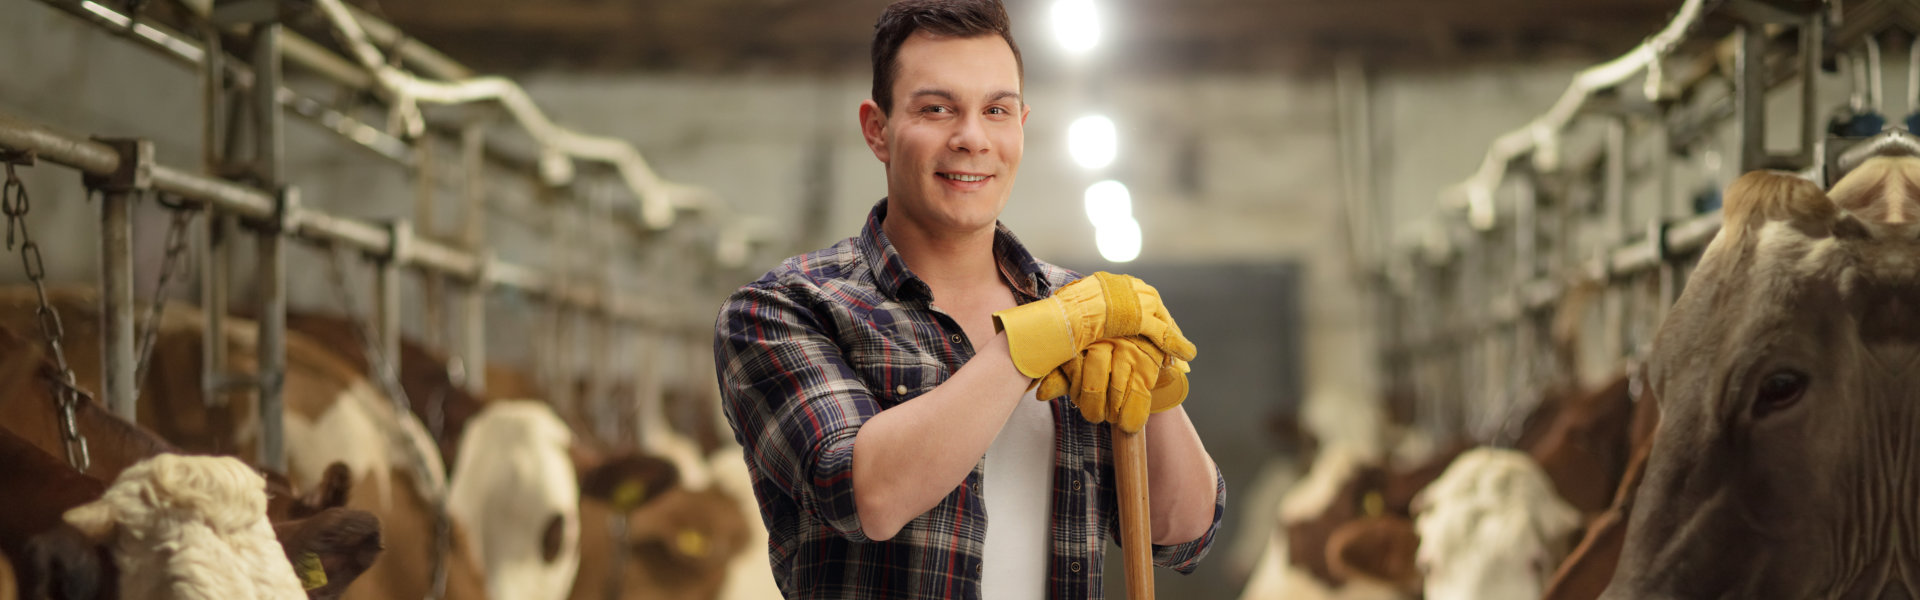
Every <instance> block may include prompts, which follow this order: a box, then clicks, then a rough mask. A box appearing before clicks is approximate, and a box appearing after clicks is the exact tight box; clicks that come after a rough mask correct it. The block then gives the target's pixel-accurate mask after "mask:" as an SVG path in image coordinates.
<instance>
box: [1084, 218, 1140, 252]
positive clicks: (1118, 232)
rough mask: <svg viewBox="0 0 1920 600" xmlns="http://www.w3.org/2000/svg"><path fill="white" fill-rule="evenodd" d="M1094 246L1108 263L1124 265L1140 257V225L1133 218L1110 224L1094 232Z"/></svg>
mask: <svg viewBox="0 0 1920 600" xmlns="http://www.w3.org/2000/svg"><path fill="white" fill-rule="evenodd" d="M1093 242H1094V245H1096V246H1098V247H1099V248H1100V257H1101V258H1105V259H1107V262H1116V263H1123V262H1129V261H1132V260H1133V259H1135V258H1139V257H1140V223H1139V222H1137V221H1134V220H1133V218H1132V217H1128V218H1127V219H1126V220H1123V221H1119V222H1115V223H1108V224H1106V225H1103V226H1100V227H1097V228H1095V229H1094V231H1093Z"/></svg>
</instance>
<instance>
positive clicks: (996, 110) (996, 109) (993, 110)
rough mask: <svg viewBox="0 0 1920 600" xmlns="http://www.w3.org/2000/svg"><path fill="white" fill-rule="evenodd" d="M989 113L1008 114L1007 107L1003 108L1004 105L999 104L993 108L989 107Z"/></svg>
mask: <svg viewBox="0 0 1920 600" xmlns="http://www.w3.org/2000/svg"><path fill="white" fill-rule="evenodd" d="M987 114H991V115H1004V114H1007V109H1005V108H1002V107H999V106H995V107H993V108H989V109H987Z"/></svg>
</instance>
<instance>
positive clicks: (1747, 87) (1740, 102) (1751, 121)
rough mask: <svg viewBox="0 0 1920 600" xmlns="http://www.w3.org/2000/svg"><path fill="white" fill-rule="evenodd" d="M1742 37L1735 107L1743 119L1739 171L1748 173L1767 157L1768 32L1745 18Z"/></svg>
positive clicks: (1760, 166)
mask: <svg viewBox="0 0 1920 600" xmlns="http://www.w3.org/2000/svg"><path fill="white" fill-rule="evenodd" d="M1739 37H1740V50H1739V53H1738V54H1737V55H1735V59H1734V65H1735V71H1737V72H1738V75H1737V76H1736V77H1734V98H1735V104H1734V107H1735V112H1736V113H1737V114H1738V115H1739V121H1740V172H1741V173H1745V172H1748V171H1752V170H1755V169H1759V168H1762V167H1763V166H1764V165H1765V163H1766V159H1767V70H1766V58H1767V54H1766V50H1767V47H1766V42H1767V34H1766V30H1765V29H1764V26H1763V25H1761V24H1758V23H1753V22H1742V23H1740V30H1739Z"/></svg>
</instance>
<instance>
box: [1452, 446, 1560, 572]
mask: <svg viewBox="0 0 1920 600" xmlns="http://www.w3.org/2000/svg"><path fill="white" fill-rule="evenodd" d="M1414 512H1415V514H1416V517H1415V527H1416V529H1417V530H1418V533H1419V542H1418V546H1419V550H1418V553H1417V561H1418V564H1419V565H1420V571H1421V572H1422V573H1424V574H1425V582H1424V584H1423V585H1422V587H1423V589H1424V591H1425V597H1426V598H1427V599H1428V600H1475V599H1484V600H1534V599H1536V598H1539V597H1540V594H1541V592H1542V591H1543V590H1544V589H1545V588H1546V586H1547V583H1548V579H1549V578H1550V577H1552V575H1553V573H1554V569H1555V567H1557V566H1558V565H1559V564H1560V560H1561V559H1562V558H1563V557H1564V556H1565V555H1566V552H1567V548H1568V546H1570V545H1571V544H1570V542H1571V540H1572V535H1573V533H1574V532H1575V530H1577V529H1578V528H1579V527H1580V524H1581V514H1580V511H1579V510H1577V509H1575V508H1574V507H1573V506H1572V505H1571V504H1568V503H1567V502H1566V501H1565V500H1562V499H1561V497H1560V494H1559V493H1558V492H1556V491H1555V490H1554V486H1553V481H1552V480H1551V479H1549V478H1548V477H1547V474H1546V472H1545V471H1544V470H1542V469H1541V468H1540V465H1539V464H1538V463H1536V462H1535V461H1534V459H1533V457H1531V456H1528V455H1527V454H1526V453H1524V452H1520V451H1517V450H1505V449H1497V448H1476V449H1473V450H1470V451H1468V452H1466V453H1464V454H1461V455H1460V457H1459V458H1458V459H1456V460H1454V462H1453V464H1451V465H1449V466H1448V467H1447V470H1446V472H1445V473H1444V474H1442V475H1441V476H1440V478H1439V479H1436V480H1434V482H1433V484H1432V485H1429V486H1427V488H1426V489H1425V490H1422V491H1421V492H1420V495H1419V497H1418V499H1417V500H1416V502H1415V506H1414Z"/></svg>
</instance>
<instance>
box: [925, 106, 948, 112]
mask: <svg viewBox="0 0 1920 600" xmlns="http://www.w3.org/2000/svg"><path fill="white" fill-rule="evenodd" d="M920 112H930V113H943V112H947V107H945V106H929V107H926V108H922V109H920Z"/></svg>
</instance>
